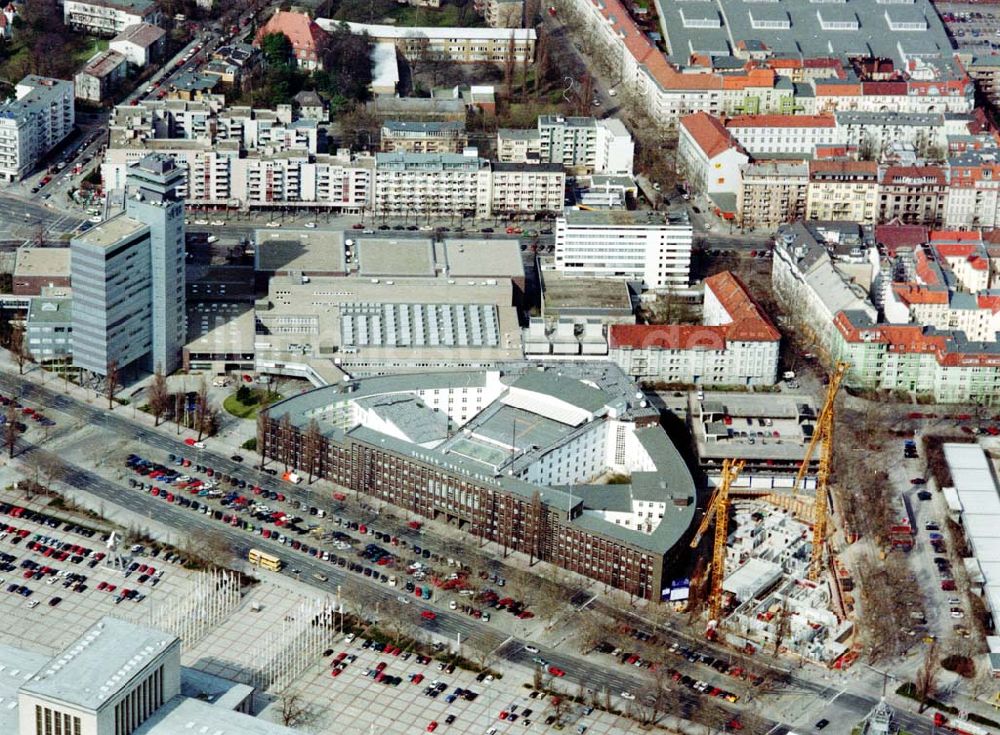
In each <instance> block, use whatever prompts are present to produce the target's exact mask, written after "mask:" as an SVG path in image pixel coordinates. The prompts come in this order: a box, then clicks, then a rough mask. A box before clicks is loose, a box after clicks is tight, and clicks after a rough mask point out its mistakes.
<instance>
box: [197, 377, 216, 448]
mask: <svg viewBox="0 0 1000 735" xmlns="http://www.w3.org/2000/svg"><path fill="white" fill-rule="evenodd" d="M211 419H212V405H211V402H210V401H209V398H208V383H207V382H205V377H204V376H202V378H201V380H200V381H199V383H198V398H197V403H195V407H194V422H195V427H196V428H197V429H198V441H201V439H202V437H203V436H204V435H205V433H206V432H207V431H209V429H210V428H211Z"/></svg>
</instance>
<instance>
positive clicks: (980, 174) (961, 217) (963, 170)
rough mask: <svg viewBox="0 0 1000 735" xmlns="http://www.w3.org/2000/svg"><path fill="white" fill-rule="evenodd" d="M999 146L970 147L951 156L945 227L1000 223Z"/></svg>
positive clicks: (994, 225) (983, 226)
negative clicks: (983, 148)
mask: <svg viewBox="0 0 1000 735" xmlns="http://www.w3.org/2000/svg"><path fill="white" fill-rule="evenodd" d="M997 154H998V151H997V149H996V148H995V147H990V148H989V149H987V150H969V151H964V152H961V153H957V154H955V155H954V156H952V157H951V158H949V159H948V174H949V176H948V197H947V200H946V202H945V209H944V226H945V227H969V228H972V227H976V228H994V227H997V226H998V225H1000V160H998V156H997Z"/></svg>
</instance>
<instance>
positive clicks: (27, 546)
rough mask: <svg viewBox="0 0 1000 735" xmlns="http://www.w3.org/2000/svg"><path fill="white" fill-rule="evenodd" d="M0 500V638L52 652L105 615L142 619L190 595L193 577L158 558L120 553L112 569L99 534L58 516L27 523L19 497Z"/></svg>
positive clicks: (0, 497)
mask: <svg viewBox="0 0 1000 735" xmlns="http://www.w3.org/2000/svg"><path fill="white" fill-rule="evenodd" d="M0 501H2V502H0V616H2V617H3V619H4V620H5V621H6V623H7V624H6V625H5V626H4V632H3V633H2V634H0V640H3V639H6V642H9V643H11V644H16V645H25V646H29V647H31V648H37V649H39V650H45V651H50V652H53V651H56V650H58V649H60V648H62V647H63V646H65V645H66V644H67V643H69V642H71V641H72V640H74V639H75V638H76V637H77V635H79V632H80V630H81V629H83V628H86V627H87V626H89V625H92V624H93V623H95V622H97V620H98V619H99V618H101V617H102V616H104V615H118V616H122V617H129V616H133V615H136V614H143V613H145V612H146V609H147V608H149V607H150V606H154V607H155V606H159V605H161V604H170V601H171V600H175V599H177V598H178V597H179V596H181V595H183V594H184V592H185V590H186V585H187V580H188V578H189V574H190V573H189V572H187V571H185V570H184V569H182V568H181V567H180V566H179V565H177V564H175V563H170V562H167V561H165V560H164V559H163V558H162V556H160V555H158V556H157V557H155V558H154V557H152V556H150V555H148V554H147V553H146V552H145V550H140V549H136V551H135V552H133V551H132V549H122V550H121V551H122V556H123V559H124V560H125V566H124V568H123V567H114V566H112V565H111V563H110V562H111V557H110V556H109V550H108V549H107V547H106V544H105V541H104V539H103V538H102V534H101V533H100V532H93V530H92V529H88V528H86V527H80V526H77V524H75V523H67V522H63V521H62V520H60V519H59V517H58V515H57V514H56V513H47V514H46V515H47V518H42V517H39V516H35V517H34V518H33V519H32V518H29V516H32V515H33V514H32V511H30V510H25V509H24V506H23V503H24V497H23V494H21V493H15V492H12V491H10V490H4V491H2V492H0ZM133 564H134V565H135V566H134V568H132V569H130V567H132V565H133ZM142 567H145V569H143V570H142V571H140V569H141V568H142ZM140 579H141V580H142V581H140ZM123 593H124V594H123Z"/></svg>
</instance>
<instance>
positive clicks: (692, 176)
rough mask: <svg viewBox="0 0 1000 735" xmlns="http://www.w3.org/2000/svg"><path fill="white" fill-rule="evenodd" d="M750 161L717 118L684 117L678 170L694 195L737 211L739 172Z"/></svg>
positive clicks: (678, 139)
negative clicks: (704, 197)
mask: <svg viewBox="0 0 1000 735" xmlns="http://www.w3.org/2000/svg"><path fill="white" fill-rule="evenodd" d="M749 162H750V156H749V155H747V152H746V151H745V150H743V147H742V146H741V145H740V144H739V142H738V141H737V140H736V139H735V138H734V137H733V136H732V134H731V133H730V132H729V130H727V129H726V126H725V125H723V124H722V122H721V121H720V120H719V119H718V118H717V117H715V116H714V115H709V114H707V113H704V112H698V113H695V114H693V115H688V116H686V117H683V118H681V120H680V125H679V127H678V137H677V169H678V174H680V175H681V176H683V177H684V178H685V180H686V181H687V185H688V188H689V189H690V190H691V191H692V192H697V193H703V194H706V195H708V196H709V197H711V198H712V199H713V201H715V202H716V204H717V205H719V206H721V207H723V208H724V209H727V210H728V211H735V210H736V199H737V197H738V196H739V194H740V189H741V187H742V184H741V181H740V169H741V168H742V167H743V166H745V165H746V164H747V163H749Z"/></svg>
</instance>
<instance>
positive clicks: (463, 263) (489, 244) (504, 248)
mask: <svg viewBox="0 0 1000 735" xmlns="http://www.w3.org/2000/svg"><path fill="white" fill-rule="evenodd" d="M435 253H436V255H437V261H438V264H439V265H443V264H444V263H447V266H448V274H449V275H450V276H453V277H455V278H504V277H506V278H524V260H523V259H522V258H521V246H520V243H519V241H518V239H517V238H505V237H501V238H496V239H490V240H485V239H478V238H465V237H449V238H448V239H446V240H445V241H444V249H443V251H442V248H441V247H440V245H439V246H438V247H437V248H436V251H435Z"/></svg>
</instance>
